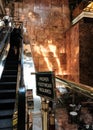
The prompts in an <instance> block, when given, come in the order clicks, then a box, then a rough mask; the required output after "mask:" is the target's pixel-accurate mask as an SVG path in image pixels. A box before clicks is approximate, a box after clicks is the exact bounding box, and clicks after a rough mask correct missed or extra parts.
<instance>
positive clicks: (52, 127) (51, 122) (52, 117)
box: [49, 114, 55, 130]
mask: <svg viewBox="0 0 93 130" xmlns="http://www.w3.org/2000/svg"><path fill="white" fill-rule="evenodd" d="M49 130H55V115H54V114H50V115H49Z"/></svg>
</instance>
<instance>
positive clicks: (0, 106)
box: [0, 99, 16, 111]
mask: <svg viewBox="0 0 93 130" xmlns="http://www.w3.org/2000/svg"><path fill="white" fill-rule="evenodd" d="M15 101H16V99H2V100H0V111H2V110H10V109H14V104H15Z"/></svg>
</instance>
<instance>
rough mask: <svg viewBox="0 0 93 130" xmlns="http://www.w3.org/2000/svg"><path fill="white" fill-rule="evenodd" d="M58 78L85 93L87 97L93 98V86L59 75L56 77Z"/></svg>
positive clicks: (73, 88) (75, 89) (65, 84)
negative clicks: (62, 77)
mask: <svg viewBox="0 0 93 130" xmlns="http://www.w3.org/2000/svg"><path fill="white" fill-rule="evenodd" d="M56 80H59V82H60V81H61V82H63V85H64V86H66V87H68V88H70V89H72V90H74V91H76V92H78V93H81V94H83V95H85V96H86V97H89V98H91V99H93V87H92V86H87V85H84V84H81V83H75V82H72V81H69V80H67V79H61V78H59V77H56Z"/></svg>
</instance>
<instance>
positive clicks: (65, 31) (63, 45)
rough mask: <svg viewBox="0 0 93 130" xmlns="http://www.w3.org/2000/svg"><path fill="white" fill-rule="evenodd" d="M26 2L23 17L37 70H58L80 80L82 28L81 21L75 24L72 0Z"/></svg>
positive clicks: (64, 75)
mask: <svg viewBox="0 0 93 130" xmlns="http://www.w3.org/2000/svg"><path fill="white" fill-rule="evenodd" d="M24 5H25V8H23V10H22V12H24V13H23V14H24V16H23V15H21V18H22V19H23V17H24V25H25V27H26V28H27V32H26V34H25V36H26V37H25V40H26V41H27V42H28V44H29V43H30V46H31V48H30V49H31V52H32V56H33V59H34V63H35V68H36V71H54V72H55V74H56V75H58V76H60V77H62V78H67V79H69V80H73V81H77V82H78V81H79V57H78V56H79V55H78V53H79V39H78V37H79V36H78V35H79V30H78V24H77V25H75V26H71V23H70V10H69V5H68V0H51V1H50V0H37V1H34V0H33V1H31V2H30V1H27V2H26V3H25V4H24ZM16 6H18V5H16ZM20 12H21V11H20Z"/></svg>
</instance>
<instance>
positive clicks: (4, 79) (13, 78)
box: [0, 74, 17, 82]
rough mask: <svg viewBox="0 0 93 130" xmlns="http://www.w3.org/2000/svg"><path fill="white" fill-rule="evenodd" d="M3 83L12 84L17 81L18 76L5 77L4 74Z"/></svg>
mask: <svg viewBox="0 0 93 130" xmlns="http://www.w3.org/2000/svg"><path fill="white" fill-rule="evenodd" d="M0 81H1V82H11V81H14V82H16V81H17V76H16V75H3V74H2V77H1V80H0Z"/></svg>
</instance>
